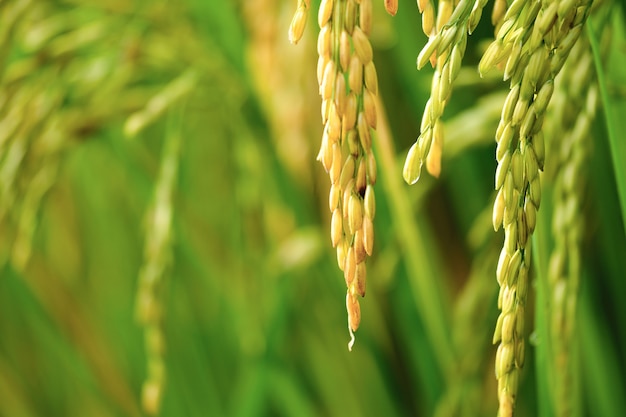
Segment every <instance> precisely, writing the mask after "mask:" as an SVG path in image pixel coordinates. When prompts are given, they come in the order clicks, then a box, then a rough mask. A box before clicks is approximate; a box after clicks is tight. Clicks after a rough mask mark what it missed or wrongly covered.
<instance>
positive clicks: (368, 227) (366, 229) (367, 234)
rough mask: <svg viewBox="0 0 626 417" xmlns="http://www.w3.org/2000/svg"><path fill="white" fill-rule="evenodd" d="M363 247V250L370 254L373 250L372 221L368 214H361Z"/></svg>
mask: <svg viewBox="0 0 626 417" xmlns="http://www.w3.org/2000/svg"><path fill="white" fill-rule="evenodd" d="M363 247H364V248H365V252H366V253H367V254H368V255H369V256H372V253H373V252H374V222H373V221H372V218H371V217H370V216H368V215H365V216H363Z"/></svg>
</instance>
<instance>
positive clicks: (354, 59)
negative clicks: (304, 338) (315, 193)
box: [290, 0, 398, 350]
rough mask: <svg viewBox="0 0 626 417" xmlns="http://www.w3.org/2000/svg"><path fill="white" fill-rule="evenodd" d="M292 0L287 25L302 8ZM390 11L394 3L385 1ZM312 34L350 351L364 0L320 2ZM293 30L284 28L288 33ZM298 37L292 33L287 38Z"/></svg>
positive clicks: (366, 54) (363, 133) (369, 223)
mask: <svg viewBox="0 0 626 417" xmlns="http://www.w3.org/2000/svg"><path fill="white" fill-rule="evenodd" d="M306 7H307V5H305V4H304V3H303V2H299V5H298V9H297V11H296V15H295V16H294V20H293V22H296V23H292V26H291V27H301V26H302V25H303V24H301V23H297V21H298V20H299V19H304V18H301V17H299V16H300V15H302V13H301V12H300V11H301V10H303V8H306ZM385 7H386V10H387V11H388V12H389V13H390V14H395V12H396V11H397V7H398V6H397V1H393V0H392V1H389V0H387V1H385ZM318 24H319V27H320V32H319V36H318V41H317V52H318V55H319V58H318V65H317V80H318V83H319V93H320V96H321V98H322V123H323V125H324V130H323V135H322V143H321V146H320V150H319V153H318V156H317V159H318V160H319V161H320V162H321V163H322V165H323V166H324V169H325V170H326V172H327V173H328V175H329V177H330V182H331V187H330V192H329V199H328V206H329V209H330V212H331V213H332V215H331V233H330V235H331V242H332V245H333V247H335V248H336V250H337V264H338V265H339V268H340V269H341V270H342V271H343V273H344V278H345V282H346V287H347V292H346V309H347V312H348V330H349V332H350V343H349V344H348V348H349V349H350V350H352V346H353V344H354V332H355V331H356V330H357V329H358V327H359V324H360V321H361V308H360V304H359V299H358V298H359V297H364V296H365V288H366V275H367V270H366V266H365V261H366V259H367V257H368V256H371V254H372V252H373V248H374V223H373V221H374V217H375V214H376V201H375V196H374V188H373V186H374V184H375V183H376V160H375V158H374V154H373V152H372V133H371V131H372V129H375V128H376V123H377V114H376V105H375V96H376V95H377V94H378V76H377V73H376V67H375V66H374V61H373V51H372V45H371V44H370V41H369V35H370V32H371V30H372V1H371V0H322V2H321V4H320V7H319V11H318ZM291 32H294V33H297V31H296V30H295V29H294V30H291V29H290V33H291ZM297 38H298V37H297V36H295V37H294V39H297Z"/></svg>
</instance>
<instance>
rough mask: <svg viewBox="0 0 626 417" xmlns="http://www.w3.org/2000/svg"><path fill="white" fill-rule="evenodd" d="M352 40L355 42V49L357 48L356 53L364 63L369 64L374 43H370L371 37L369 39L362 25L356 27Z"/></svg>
mask: <svg viewBox="0 0 626 417" xmlns="http://www.w3.org/2000/svg"><path fill="white" fill-rule="evenodd" d="M352 41H353V44H354V49H355V50H356V54H357V56H358V57H359V59H360V60H361V63H362V64H363V65H367V64H369V63H370V62H371V61H372V57H373V55H374V54H373V51H372V45H371V44H370V41H369V39H367V35H366V34H365V33H364V32H363V30H362V29H361V28H360V27H358V26H357V27H355V28H354V32H353V33H352Z"/></svg>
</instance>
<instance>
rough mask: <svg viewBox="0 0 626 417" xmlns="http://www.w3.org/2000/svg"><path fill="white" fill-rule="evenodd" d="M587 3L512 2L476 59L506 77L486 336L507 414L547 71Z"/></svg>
mask: <svg viewBox="0 0 626 417" xmlns="http://www.w3.org/2000/svg"><path fill="white" fill-rule="evenodd" d="M590 5H591V2H590V1H588V0H581V1H575V2H567V3H566V2H558V1H556V0H545V1H531V2H525V1H521V0H515V1H513V3H511V4H510V5H509V8H508V9H507V11H506V13H505V15H504V17H503V22H502V25H501V27H500V29H499V31H498V34H497V36H496V39H495V40H494V41H493V42H492V44H491V45H490V46H489V47H488V48H487V50H486V52H485V54H484V56H483V58H482V60H481V62H480V65H479V70H480V72H481V74H484V73H485V72H486V71H488V70H490V69H491V68H493V67H494V66H496V65H498V64H504V79H505V80H510V92H509V95H508V96H507V98H506V100H505V103H504V106H503V109H502V116H501V120H500V124H499V126H498V129H497V132H496V141H497V149H496V159H497V161H498V168H497V170H496V177H495V189H496V191H497V192H498V193H497V196H496V202H495V204H494V212H493V226H494V229H495V230H498V229H499V228H500V227H502V228H503V229H504V234H505V239H504V247H503V249H502V252H501V254H500V259H499V262H498V267H497V271H496V276H497V280H498V284H499V285H500V295H499V297H498V307H499V308H500V309H501V313H500V316H499V318H498V321H497V324H496V330H495V333H494V338H493V341H494V343H498V342H499V343H500V344H499V346H498V350H497V353H496V364H495V372H496V378H497V379H498V400H499V404H500V406H499V411H498V415H499V416H501V417H505V416H511V415H513V409H514V407H515V397H516V395H517V387H518V380H519V371H520V369H521V368H522V366H523V364H524V356H525V354H524V349H525V347H524V321H525V314H524V311H525V305H526V295H527V292H528V271H529V268H530V240H529V238H530V236H531V235H532V233H533V231H534V229H535V225H536V221H537V210H538V208H539V205H540V202H541V184H540V175H539V174H540V171H542V170H543V165H544V159H545V148H544V136H543V131H542V126H543V119H544V114H545V111H546V107H547V106H548V104H549V102H550V99H551V97H552V93H553V91H554V78H555V77H556V76H557V74H558V73H559V71H560V70H561V68H562V66H563V63H564V62H565V60H566V59H567V57H568V55H569V52H570V50H571V48H572V47H573V45H574V44H575V42H576V41H577V40H578V37H579V35H580V32H581V30H582V26H583V23H584V21H585V20H586V18H587V15H588V11H589V7H590Z"/></svg>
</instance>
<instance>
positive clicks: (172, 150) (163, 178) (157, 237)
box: [135, 132, 181, 415]
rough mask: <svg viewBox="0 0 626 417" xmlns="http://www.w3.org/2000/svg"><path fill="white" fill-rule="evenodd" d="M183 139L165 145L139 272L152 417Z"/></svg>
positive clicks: (147, 404) (145, 397)
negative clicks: (162, 295) (163, 293)
mask: <svg viewBox="0 0 626 417" xmlns="http://www.w3.org/2000/svg"><path fill="white" fill-rule="evenodd" d="M180 142H181V138H180V135H179V132H172V133H170V134H169V135H168V136H167V138H166V141H165V148H164V150H163V160H162V162H161V169H160V173H159V178H158V179H157V183H156V188H155V192H154V197H153V201H152V204H151V207H150V209H149V210H148V214H147V217H146V224H145V226H146V242H145V247H144V263H143V265H142V267H141V270H140V272H139V288H138V290H137V301H136V306H135V307H136V315H137V321H138V322H139V323H140V324H141V325H142V326H143V329H144V343H145V349H146V357H147V358H148V363H147V370H148V371H147V372H148V375H147V378H146V380H145V381H144V384H143V388H142V393H141V402H142V405H143V409H144V410H145V411H146V412H147V413H148V414H149V415H157V414H158V413H159V410H160V407H161V400H162V397H163V391H164V387H165V376H166V370H165V336H164V334H163V314H164V312H163V305H162V301H161V298H162V297H161V294H160V293H161V291H160V290H161V287H162V285H163V278H164V276H165V274H166V271H167V269H168V268H169V266H170V262H171V257H172V255H171V250H172V249H171V245H172V219H173V212H174V207H173V194H174V190H175V184H176V178H177V174H178V165H179V159H180V158H179V153H180Z"/></svg>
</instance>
